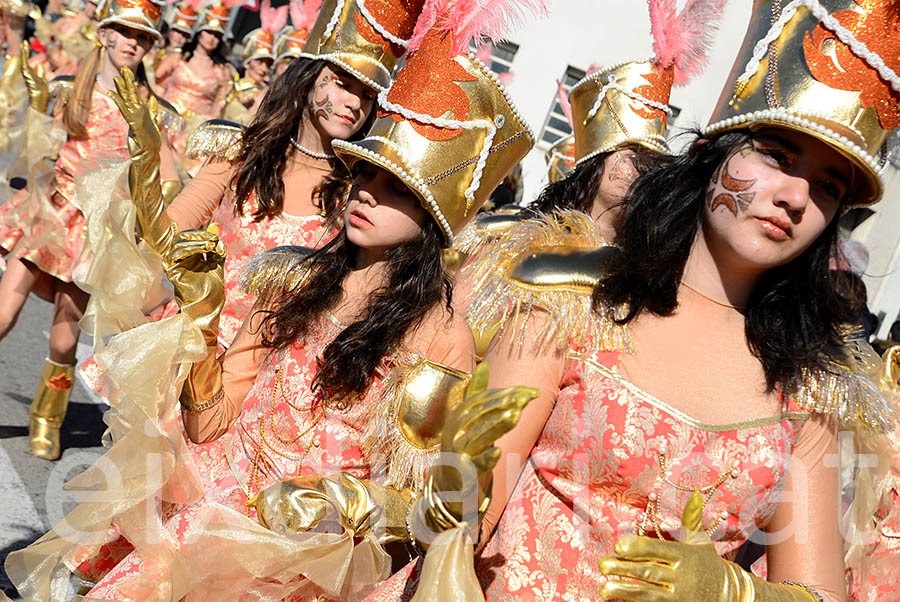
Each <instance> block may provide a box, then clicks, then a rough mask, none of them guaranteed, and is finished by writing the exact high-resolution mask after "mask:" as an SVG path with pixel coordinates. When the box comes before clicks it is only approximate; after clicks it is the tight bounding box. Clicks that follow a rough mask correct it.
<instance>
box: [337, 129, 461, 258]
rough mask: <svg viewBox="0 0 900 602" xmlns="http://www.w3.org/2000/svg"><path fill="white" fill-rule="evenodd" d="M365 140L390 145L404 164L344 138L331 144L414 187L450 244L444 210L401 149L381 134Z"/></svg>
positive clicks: (451, 242)
mask: <svg viewBox="0 0 900 602" xmlns="http://www.w3.org/2000/svg"><path fill="white" fill-rule="evenodd" d="M365 140H377V141H378V142H381V143H382V144H384V145H386V146H388V147H390V148H391V150H393V151H394V152H395V153H397V156H398V157H399V158H400V160H401V161H403V162H404V163H405V164H406V165H398V164H397V163H396V162H395V161H392V160H391V159H388V158H387V157H384V156H382V155H379V154H377V153H375V152H372V151H370V150H369V149H367V148H365V147H362V146H360V145H359V144H355V143H353V142H347V141H346V140H334V141H332V143H331V145H332V146H333V147H334V148H336V149H338V150H344V151H349V152H350V153H353V154H357V155H361V156H363V157H365V158H366V159H368V160H369V161H372V162H373V163H375V164H376V165H383V166H385V167H386V168H387V169H389V170H390V171H391V173H393V174H394V175H395V176H397V177H398V178H400V179H401V180H402V181H403V182H404V183H405V184H406V185H408V186H410V187H412V188H413V189H415V191H416V192H418V193H419V194H420V195H422V197H423V198H424V199H425V201H426V202H427V203H428V207H429V208H430V209H431V213H432V215H434V218H435V220H436V221H437V223H438V225H439V226H440V227H441V230H443V231H444V234H445V235H446V237H447V240H448V244H450V245H452V244H453V230H452V229H451V228H450V223H449V222H448V221H447V218H446V217H445V216H444V212H443V211H441V208H440V206H439V205H438V203H437V201H436V200H435V198H434V195H433V194H431V191H430V190H428V186H427V185H426V184H425V180H423V179H422V178H421V177H420V176H418V175H417V174H416V173H415V172H414V171H413V170H412V168H410V167H409V160H408V159H407V158H406V157H404V156H403V151H401V150H400V148H399V147H398V146H397V145H396V144H394V143H393V142H392V141H391V140H388V139H387V138H384V137H382V136H368V137H366V138H365Z"/></svg>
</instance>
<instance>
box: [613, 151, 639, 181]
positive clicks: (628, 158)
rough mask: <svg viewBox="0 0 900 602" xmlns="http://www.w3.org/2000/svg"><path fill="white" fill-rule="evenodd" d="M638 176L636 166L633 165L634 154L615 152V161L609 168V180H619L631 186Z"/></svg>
mask: <svg viewBox="0 0 900 602" xmlns="http://www.w3.org/2000/svg"><path fill="white" fill-rule="evenodd" d="M637 177H638V172H637V168H636V167H635V166H634V155H633V154H632V153H630V152H620V153H616V159H615V162H613V166H612V169H610V170H609V181H610V182H615V181H617V180H621V181H623V182H625V185H626V186H631V185H632V184H633V183H634V181H635V180H636V179H637Z"/></svg>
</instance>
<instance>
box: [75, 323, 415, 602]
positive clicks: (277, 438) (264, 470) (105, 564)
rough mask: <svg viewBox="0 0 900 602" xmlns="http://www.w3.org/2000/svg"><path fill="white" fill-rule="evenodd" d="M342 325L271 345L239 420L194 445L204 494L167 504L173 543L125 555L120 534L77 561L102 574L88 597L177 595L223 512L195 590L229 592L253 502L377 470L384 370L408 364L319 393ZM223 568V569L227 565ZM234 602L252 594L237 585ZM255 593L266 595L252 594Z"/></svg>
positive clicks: (198, 593) (296, 588)
mask: <svg viewBox="0 0 900 602" xmlns="http://www.w3.org/2000/svg"><path fill="white" fill-rule="evenodd" d="M342 328H343V327H342V326H341V325H339V324H338V322H337V321H336V320H334V319H333V318H331V317H330V316H329V317H328V318H323V319H322V324H321V326H320V327H319V328H315V329H312V332H313V333H314V334H312V335H310V336H309V337H307V339H306V340H304V341H301V342H295V343H294V344H293V345H292V346H291V347H290V348H288V349H285V350H283V351H281V352H271V353H270V354H269V355H268V356H267V358H266V359H265V361H264V362H263V365H262V367H261V368H260V372H259V375H258V377H257V379H256V382H255V384H254V386H253V388H252V389H251V391H250V393H249V394H248V395H247V398H246V399H245V401H244V406H243V410H242V413H241V415H240V417H239V418H238V421H237V423H236V424H235V426H234V427H233V428H232V429H231V430H230V431H229V432H228V433H227V434H226V435H224V436H223V437H221V438H220V439H218V440H216V441H215V442H213V443H211V444H205V445H194V446H192V447H191V451H192V454H193V457H194V461H195V463H196V466H197V468H198V471H199V474H200V476H201V481H202V483H203V488H204V493H203V495H202V497H201V498H200V499H198V500H196V501H195V502H193V503H192V504H190V505H188V506H187V507H183V508H172V507H168V508H163V510H162V512H161V517H160V518H161V520H162V525H161V527H162V533H163V534H164V535H165V541H164V542H163V543H161V544H160V543H159V542H136V545H135V548H136V549H137V550H140V551H145V552H146V555H143V554H141V553H140V552H139V551H131V552H130V553H129V554H128V555H127V556H124V558H123V557H122V556H123V555H122V554H121V552H122V550H123V549H125V550H129V549H131V548H130V546H129V544H128V542H125V541H123V539H122V538H119V539H118V540H117V541H116V542H114V544H112V545H111V546H107V547H106V548H105V549H103V550H102V551H101V553H100V554H99V555H95V556H92V557H90V558H77V557H74V558H73V560H74V563H73V564H76V566H77V568H76V572H77V573H78V574H80V575H82V576H84V577H88V578H90V579H99V582H98V583H97V585H96V586H94V587H93V589H92V590H91V591H90V593H89V594H88V597H89V598H90V599H97V600H157V599H168V598H169V597H170V595H171V592H170V591H168V590H166V586H167V584H168V583H169V580H170V578H171V573H172V571H176V570H177V568H178V567H177V563H178V558H179V554H182V553H183V554H188V553H191V552H189V550H190V549H191V548H190V547H189V546H191V545H195V544H196V542H194V541H192V540H191V538H192V537H197V534H198V532H203V529H204V528H205V523H204V521H207V520H208V519H209V517H210V516H211V515H214V514H216V513H222V512H225V513H226V515H227V516H230V517H231V518H230V521H229V529H228V530H227V532H225V533H224V534H223V533H221V532H219V534H218V535H216V536H213V537H211V538H206V539H204V540H203V542H204V547H207V546H211V547H209V549H216V550H217V552H216V554H215V562H213V563H211V564H209V565H207V566H205V567H204V571H206V572H207V573H208V574H206V575H204V579H205V583H207V585H206V586H205V587H206V588H207V589H206V590H205V591H204V589H203V588H199V589H196V590H194V591H192V592H191V596H190V598H189V599H192V600H193V599H197V600H204V599H226V598H217V597H216V595H215V594H214V592H215V582H216V580H217V578H220V579H228V578H229V577H230V575H229V574H228V571H229V567H231V566H232V564H231V561H230V560H229V559H228V558H227V554H228V552H227V550H228V549H229V548H228V545H227V543H226V542H228V541H232V542H240V541H241V540H242V537H244V533H243V532H242V527H243V528H244V529H250V528H254V529H258V528H259V524H258V523H257V521H256V511H255V509H254V508H248V506H247V500H248V499H249V498H250V497H252V496H253V495H254V494H256V493H257V492H259V491H260V490H261V489H264V488H266V487H268V486H270V485H272V484H274V483H276V482H279V481H282V480H286V479H290V478H292V477H296V476H301V475H303V476H320V475H329V474H333V473H335V472H339V471H346V472H349V473H351V474H353V475H354V476H356V477H358V478H361V479H365V478H368V477H369V471H370V469H369V464H368V462H367V460H366V458H365V455H364V453H363V452H362V449H361V445H362V442H363V438H364V436H365V432H366V428H367V425H368V424H369V422H370V421H371V420H372V417H373V416H374V414H375V412H376V410H377V406H378V403H379V401H380V400H381V399H382V397H383V395H384V393H385V389H386V387H387V386H389V385H388V381H387V380H386V379H385V378H384V377H385V375H386V374H387V372H388V371H389V370H390V368H392V367H393V366H395V365H397V364H398V362H397V361H395V359H393V358H386V359H385V360H384V361H383V362H382V364H381V366H380V368H379V369H378V370H377V371H376V374H375V377H374V378H373V382H372V385H371V386H370V387H369V388H368V389H367V390H366V392H365V394H363V395H355V396H348V397H344V398H342V399H341V400H340V401H335V400H333V399H329V398H327V397H325V396H323V395H322V394H321V393H318V392H313V391H312V390H311V384H312V380H313V377H314V376H315V373H316V369H317V358H319V357H320V355H321V353H322V352H323V351H324V349H325V347H326V346H327V345H328V344H329V343H330V342H331V341H332V340H333V339H334V337H335V336H337V334H338V333H339V332H340V331H341V330H342ZM407 353H408V352H407ZM223 509H224V510H223ZM247 538H248V539H249V538H250V536H249V535H248V536H247ZM217 544H222V546H221V547H218V546H217ZM244 545H246V541H245V544H244ZM238 547H240V546H238ZM211 558H212V557H211ZM217 567H218V568H217ZM220 569H221V571H223V574H221V575H220V574H219V573H218V572H217V571H218V570H220ZM273 579H275V578H274V577H273V578H272V579H268V580H266V579H264V581H266V582H267V583H268V586H269V587H276V588H277V589H278V591H279V595H283V596H285V597H287V596H299V597H305V596H306V595H307V594H306V592H309V591H310V590H309V589H308V588H310V584H309V583H308V582H305V581H303V580H298V579H294V580H291V581H290V582H288V583H281V584H275V585H274V586H273V583H272V580H273ZM219 593H220V594H221V592H219ZM206 596H210V598H207V597H206ZM227 599H244V598H243V597H241V596H240V594H239V593H237V592H234V593H233V594H232V595H231V596H229V597H228V598H227ZM247 599H256V598H253V597H252V596H251V595H250V592H248V593H247ZM266 599H269V598H266ZM276 599H277V598H276Z"/></svg>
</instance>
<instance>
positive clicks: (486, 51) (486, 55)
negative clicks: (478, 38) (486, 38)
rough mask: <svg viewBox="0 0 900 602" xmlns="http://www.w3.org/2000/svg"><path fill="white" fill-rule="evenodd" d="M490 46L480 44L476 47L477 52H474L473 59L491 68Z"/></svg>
mask: <svg viewBox="0 0 900 602" xmlns="http://www.w3.org/2000/svg"><path fill="white" fill-rule="evenodd" d="M491 51H492V48H491V45H490V44H482V45H481V46H479V47H478V50H476V51H475V58H477V59H478V60H479V61H481V62H482V63H484V64H485V65H487V66H488V67H490V66H491Z"/></svg>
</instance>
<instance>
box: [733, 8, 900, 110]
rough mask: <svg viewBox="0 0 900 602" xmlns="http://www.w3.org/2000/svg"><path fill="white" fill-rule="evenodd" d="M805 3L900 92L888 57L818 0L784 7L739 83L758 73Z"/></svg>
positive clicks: (826, 25)
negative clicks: (786, 26) (886, 62)
mask: <svg viewBox="0 0 900 602" xmlns="http://www.w3.org/2000/svg"><path fill="white" fill-rule="evenodd" d="M801 6H805V7H806V8H807V9H809V12H810V13H812V15H813V16H814V17H815V18H816V19H818V20H819V22H820V23H822V25H824V26H825V27H826V28H827V29H829V30H830V31H831V32H832V33H834V34H835V35H836V36H837V37H838V39H839V40H840V41H842V42H843V43H845V44H847V46H849V47H850V50H851V51H852V52H853V54H855V55H856V56H858V57H860V58H861V59H863V60H864V61H866V62H867V63H868V64H869V66H870V67H872V68H873V69H875V70H876V71H878V75H880V76H881V78H882V79H884V80H885V81H887V82H888V83H890V84H891V87H892V88H893V89H894V90H896V91H898V92H900V76H898V75H897V73H896V72H895V71H894V70H893V69H891V68H890V67H888V66H887V65H886V64H885V62H884V59H883V58H881V56H879V55H878V54H877V53H875V52H872V51H871V50H869V48H868V47H867V46H866V45H865V44H864V43H862V42H860V41H859V40H857V39H856V36H854V35H853V33H851V32H850V30H849V29H847V28H846V27H844V26H843V25H841V24H840V22H839V21H838V20H837V19H835V18H834V17H832V16H831V14H830V13H829V12H828V11H827V10H826V9H825V8H824V7H823V6H822V5H821V4H820V3H819V1H818V0H792V2H790V3H789V4H788V5H787V6H785V7H784V9H783V10H782V13H781V17H779V19H778V20H777V21H776V22H775V23H773V24H772V27H770V28H769V31H768V33H766V35H765V36H764V37H763V38H762V39H761V40H760V41H758V42H757V43H756V46H754V47H753V56H752V57H751V58H750V60H749V61H748V62H747V66H746V67H745V68H744V72H743V73H742V74H741V76H740V77H738V79H737V81H738V83H744V84H746V83H747V82H748V81H750V78H751V77H753V76H754V75H755V74H756V72H757V71H758V70H759V66H760V62H761V61H762V59H763V57H764V56H765V55H766V54H767V53H768V48H769V44H771V43H772V42H774V41H775V40H777V39H778V38H779V37H780V36H781V32H782V31H783V30H784V27H785V25H787V24H788V22H790V20H791V19H793V18H794V14H795V13H796V12H797V9H798V8H800V7H801Z"/></svg>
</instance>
